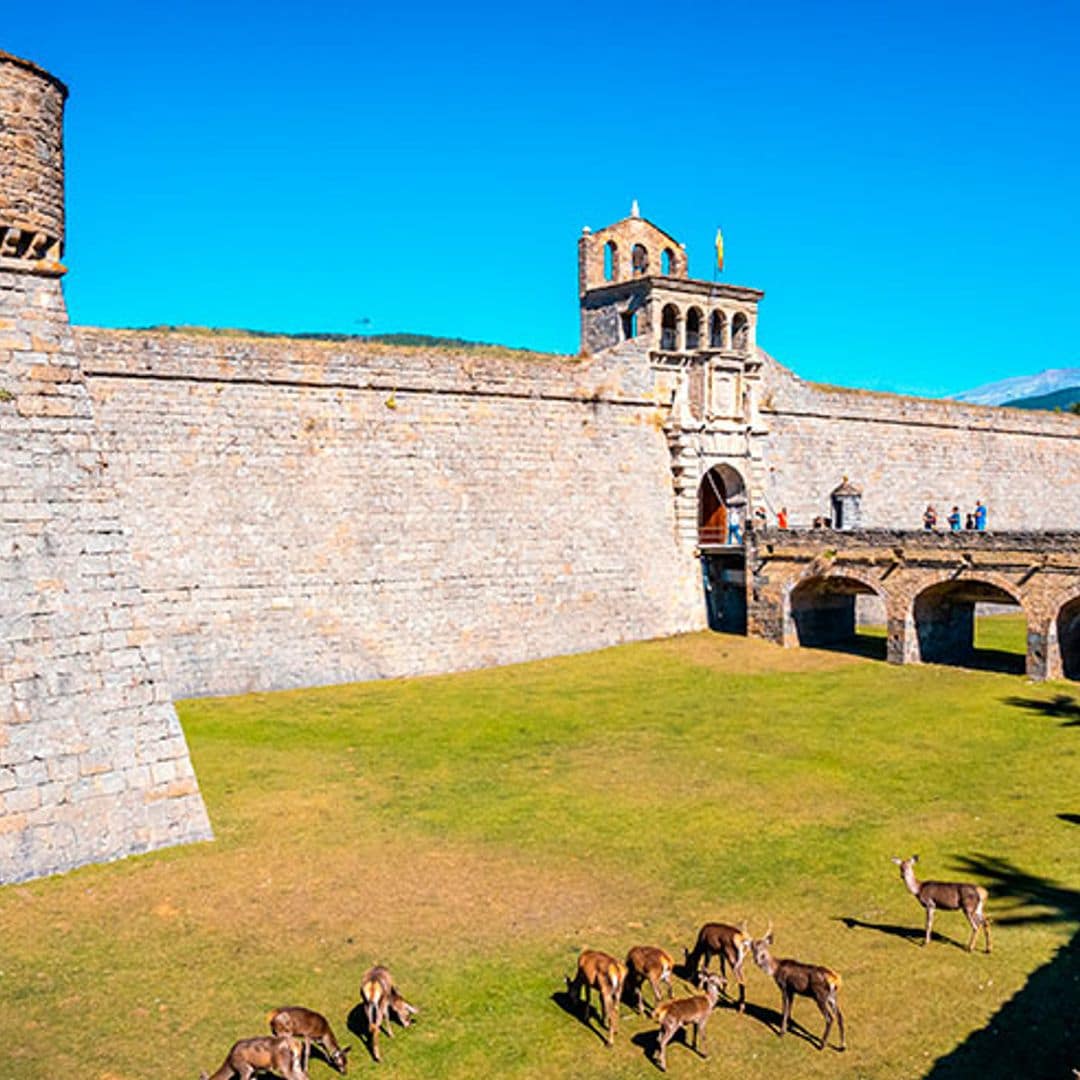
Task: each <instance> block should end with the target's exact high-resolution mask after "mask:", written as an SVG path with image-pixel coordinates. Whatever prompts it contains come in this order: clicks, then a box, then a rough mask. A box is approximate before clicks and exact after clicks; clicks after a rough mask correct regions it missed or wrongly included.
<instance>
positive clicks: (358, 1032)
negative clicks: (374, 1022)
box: [311, 1001, 415, 1064]
mask: <svg viewBox="0 0 1080 1080" xmlns="http://www.w3.org/2000/svg"><path fill="white" fill-rule="evenodd" d="M389 1023H390V1026H391V1030H393V1026H394V1024H397V1026H398V1027H403V1026H404V1025H403V1024H401V1023H400V1022H398V1021H396V1020H395V1019H394V1018H393V1017H390V1018H389ZM414 1023H415V1021H414ZM345 1026H346V1027H347V1028H348V1029H349V1031H351V1032H352V1033H353V1035H355V1036H356V1038H358V1039H359V1040H360V1042H361V1043H362V1044H363V1045H364V1048H365V1049H366V1050H367V1052H368V1055H369V1056H370V1057H371V1060H372V1061H376V1060H378V1059H377V1058H376V1057H375V1049H374V1045H373V1039H372V1034H373V1033H372V1031H371V1029H370V1028H369V1027H368V1021H367V1013H366V1012H364V1004H363V1002H361V1001H358V1002H357V1003H356V1004H355V1005H354V1006H353V1007H352V1008H351V1009H350V1010H349V1015H348V1017H347V1018H346V1020H345ZM392 1037H393V1036H391V1038H392ZM315 1051H316V1047H315V1046H314V1045H312V1047H311V1053H312V1056H313V1057H314V1055H315ZM324 1060H326V1059H325V1058H324ZM327 1064H331V1063H330V1062H329V1061H328V1062H327Z"/></svg>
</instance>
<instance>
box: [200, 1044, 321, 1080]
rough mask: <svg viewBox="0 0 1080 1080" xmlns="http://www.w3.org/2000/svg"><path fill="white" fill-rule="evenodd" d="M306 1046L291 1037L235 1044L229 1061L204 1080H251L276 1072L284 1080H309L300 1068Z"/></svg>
mask: <svg viewBox="0 0 1080 1080" xmlns="http://www.w3.org/2000/svg"><path fill="white" fill-rule="evenodd" d="M302 1050H303V1044H302V1043H301V1042H300V1040H299V1039H294V1038H293V1037H292V1036H291V1035H260V1036H258V1037H257V1038H254V1039H241V1040H240V1041H239V1042H236V1043H233V1046H232V1049H231V1050H230V1051H229V1054H228V1057H226V1058H225V1061H224V1063H223V1064H222V1066H221V1068H220V1069H218V1071H217V1072H216V1073H214V1075H213V1076H210V1077H208V1076H207V1075H206V1073H205V1072H203V1073H200V1077H201V1080H232V1078H233V1077H234V1076H235V1077H238V1078H239V1080H251V1078H252V1077H253V1076H254V1075H255V1074H256V1073H262V1072H274V1073H277V1074H278V1075H279V1076H280V1077H282V1078H283V1080H309V1078H308V1074H307V1072H306V1071H305V1069H304V1068H303V1067H302V1066H301V1064H300V1055H301V1052H302Z"/></svg>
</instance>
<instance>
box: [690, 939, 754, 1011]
mask: <svg viewBox="0 0 1080 1080" xmlns="http://www.w3.org/2000/svg"><path fill="white" fill-rule="evenodd" d="M683 951H684V954H685V957H684V960H685V966H686V970H687V973H688V974H689V976H690V978H692V979H696V978H697V974H698V971H699V970H700V971H707V970H708V968H709V959H710V957H713V956H718V957H720V982H721V985H722V986H723V988H724V991H725V993H726V992H727V987H728V980H727V965H728V964H730V965H731V970H732V973H733V974H734V976H735V979H736V980H737V982H738V984H739V1003H738V1008H739V1012H743V1011H744V1010H745V1008H746V976H745V975H744V974H743V961H744V960H745V959H746V957H747V954H748V953H749V952H750V935H749V934H748V933H747V930H746V922H745V920H744V921H743V923H742V925H741V926H738V927H736V926H731V925H729V924H728V923H715V922H710V923H706V924H705V925H704V926H703V927H702V928H701V929H700V930H699V931H698V936H697V942H696V943H695V945H694V948H693V950H691V951H689V952H687V951H686V950H683Z"/></svg>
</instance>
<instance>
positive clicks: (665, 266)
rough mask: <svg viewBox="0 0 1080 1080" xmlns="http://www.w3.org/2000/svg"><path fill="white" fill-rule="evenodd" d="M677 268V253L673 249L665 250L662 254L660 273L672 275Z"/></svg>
mask: <svg viewBox="0 0 1080 1080" xmlns="http://www.w3.org/2000/svg"><path fill="white" fill-rule="evenodd" d="M674 266H675V252H674V251H672V250H671V248H664V250H663V251H662V252H661V253H660V273H661V274H664V275H665V276H667V275H669V274H671V272H672V269H673V268H674Z"/></svg>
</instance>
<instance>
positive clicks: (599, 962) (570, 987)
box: [566, 949, 626, 1046]
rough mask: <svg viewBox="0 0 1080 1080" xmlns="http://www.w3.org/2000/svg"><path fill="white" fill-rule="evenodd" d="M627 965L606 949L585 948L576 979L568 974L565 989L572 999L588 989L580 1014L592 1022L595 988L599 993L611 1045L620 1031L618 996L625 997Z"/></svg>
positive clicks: (577, 997)
mask: <svg viewBox="0 0 1080 1080" xmlns="http://www.w3.org/2000/svg"><path fill="white" fill-rule="evenodd" d="M625 979H626V968H625V967H623V965H622V964H620V963H619V961H618V960H616V959H615V957H614V956H609V955H608V954H607V953H605V952H600V951H599V950H597V949H586V950H585V951H584V952H583V953H582V954H581V955H580V956H579V957H578V963H577V971H576V972H574V977H573V979H570V978H567V980H566V992H567V993H568V994H569V995H570V999H571V1000H572V1001H576V1000H577V999H579V998H580V997H581V996H582V990H584V991H585V994H584V997H585V1004H584V1008H583V1009H582V1013H581V1018H582V1020H584V1021H585V1023H586V1024H588V1022H589V1008H590V1006H591V1005H592V991H593V990H595V991H596V992H597V993H598V994H599V995H600V1008H601V1014H600V1018H601V1021H602V1022H603V1023H604V1024H605V1025H606V1026H607V1029H608V1035H607V1041H608V1045H609V1046H610V1045H611V1044H612V1043H613V1042H614V1041H615V1036H616V1034H617V1033H618V1031H619V999H620V998H621V997H622V990H623V982H624V981H625Z"/></svg>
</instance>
